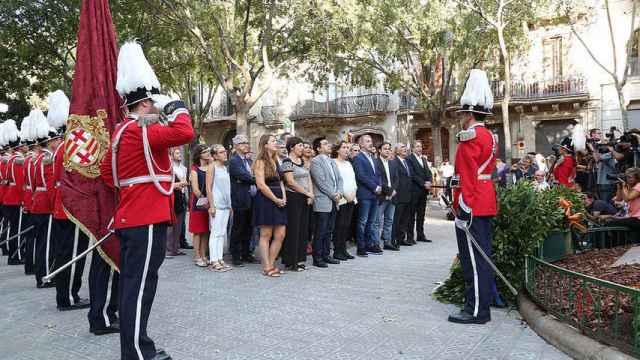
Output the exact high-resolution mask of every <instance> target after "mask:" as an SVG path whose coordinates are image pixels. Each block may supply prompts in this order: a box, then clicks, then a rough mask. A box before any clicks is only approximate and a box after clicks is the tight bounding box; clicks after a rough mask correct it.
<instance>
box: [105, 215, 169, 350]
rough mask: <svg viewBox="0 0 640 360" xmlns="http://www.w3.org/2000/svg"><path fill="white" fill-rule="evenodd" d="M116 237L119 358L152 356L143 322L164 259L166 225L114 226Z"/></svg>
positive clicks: (152, 346)
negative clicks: (118, 264)
mask: <svg viewBox="0 0 640 360" xmlns="http://www.w3.org/2000/svg"><path fill="white" fill-rule="evenodd" d="M116 235H117V236H118V238H120V256H121V259H120V351H121V360H133V359H135V360H146V359H152V358H153V357H154V356H155V355H156V347H155V344H154V343H153V340H151V339H150V338H149V336H147V322H148V321H149V314H150V313H151V306H152V305H153V299H154V297H155V296H156V288H157V285H158V269H159V268H160V265H162V262H163V261H164V256H165V250H166V243H167V224H166V223H162V224H152V225H145V226H138V227H133V228H127V229H118V230H117V231H116Z"/></svg>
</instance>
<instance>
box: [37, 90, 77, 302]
mask: <svg viewBox="0 0 640 360" xmlns="http://www.w3.org/2000/svg"><path fill="white" fill-rule="evenodd" d="M47 103H48V105H49V111H48V112H47V126H49V137H48V139H47V141H46V148H45V149H44V150H43V155H42V156H40V157H39V158H38V166H37V169H38V172H37V175H36V182H37V184H38V186H37V187H36V193H35V194H36V196H35V197H34V212H36V211H35V209H36V203H37V204H38V208H39V209H38V212H42V213H45V212H46V214H48V217H49V219H51V220H50V221H51V222H52V226H51V228H52V229H51V242H52V243H53V244H55V245H54V246H53V249H54V250H55V251H54V253H53V263H54V264H56V266H62V265H64V264H66V263H67V262H69V261H70V260H71V259H72V258H73V257H75V256H76V255H77V254H78V253H80V252H83V251H84V250H86V249H87V247H88V246H89V238H88V237H87V236H86V235H85V234H84V233H83V232H82V231H80V228H79V227H78V226H76V225H75V224H73V223H72V222H71V221H69V220H68V219H67V218H66V216H65V214H64V210H63V209H62V203H61V202H62V198H61V197H59V194H58V191H57V186H58V184H59V182H60V178H61V173H62V171H64V169H63V166H62V165H63V161H62V158H63V153H64V150H63V142H62V136H63V135H64V131H65V127H64V125H65V124H66V121H67V117H69V99H68V98H67V96H66V95H65V94H64V93H63V92H62V91H61V90H57V91H55V92H53V93H51V94H49V97H48V98H47ZM43 184H44V185H43ZM84 264H85V259H84V258H82V259H80V260H79V261H77V262H76V263H75V264H73V265H71V266H70V267H68V268H67V269H65V270H63V271H62V272H60V273H59V274H58V275H56V277H55V285H56V306H57V308H58V310H60V311H67V310H77V309H86V308H88V307H89V300H87V299H82V298H80V296H78V292H79V291H80V286H81V284H82V273H83V270H84ZM48 268H49V267H48V266H47V269H48ZM48 274H49V273H48V272H47V275H48Z"/></svg>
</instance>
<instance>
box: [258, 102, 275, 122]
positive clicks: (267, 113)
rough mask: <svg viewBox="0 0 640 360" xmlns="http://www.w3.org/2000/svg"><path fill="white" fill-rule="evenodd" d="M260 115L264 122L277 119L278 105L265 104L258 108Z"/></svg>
mask: <svg viewBox="0 0 640 360" xmlns="http://www.w3.org/2000/svg"><path fill="white" fill-rule="evenodd" d="M260 115H261V116H262V120H263V121H264V122H275V121H277V120H278V115H279V113H278V107H277V106H273V105H267V106H263V107H261V108H260Z"/></svg>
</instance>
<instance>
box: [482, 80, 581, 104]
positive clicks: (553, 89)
mask: <svg viewBox="0 0 640 360" xmlns="http://www.w3.org/2000/svg"><path fill="white" fill-rule="evenodd" d="M491 90H492V91H493V96H494V98H496V99H497V98H503V97H504V82H502V81H499V80H495V81H492V82H491ZM584 94H588V89H587V84H586V81H585V80H584V78H582V77H566V78H557V79H552V80H545V81H534V82H525V81H512V82H511V98H512V99H531V98H545V97H559V96H575V95H584Z"/></svg>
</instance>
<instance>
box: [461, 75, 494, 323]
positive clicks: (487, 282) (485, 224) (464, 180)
mask: <svg viewBox="0 0 640 360" xmlns="http://www.w3.org/2000/svg"><path fill="white" fill-rule="evenodd" d="M460 102H461V105H462V108H461V109H460V110H459V111H458V116H459V119H460V122H461V125H462V128H463V130H462V131H460V132H459V133H458V135H457V140H458V147H457V149H456V162H455V172H456V174H455V176H454V180H453V184H457V185H456V186H455V188H454V208H455V212H456V219H455V224H456V238H457V240H458V257H459V259H460V263H461V265H462V272H463V276H464V281H465V292H464V294H465V302H464V309H463V310H462V311H461V312H460V313H458V314H452V315H450V316H449V321H451V322H456V323H463V324H484V323H486V322H488V321H490V320H491V314H490V311H489V305H490V303H491V299H492V295H493V292H492V284H493V281H494V280H493V271H492V269H491V267H490V266H489V264H488V263H487V261H486V260H485V259H483V258H482V256H481V255H480V254H479V252H478V250H477V249H476V248H475V247H474V245H473V244H472V242H471V240H470V239H468V238H467V231H469V232H470V234H471V235H472V236H473V237H474V238H475V240H476V241H477V243H478V244H479V245H480V247H481V248H482V250H483V251H484V252H485V253H486V254H487V255H488V256H489V257H490V256H491V240H492V236H493V230H492V226H491V219H492V217H493V216H495V215H496V213H497V208H496V192H495V189H494V185H493V181H492V180H491V174H492V172H493V169H494V165H495V160H496V156H497V145H498V144H497V141H496V139H495V137H494V136H493V134H492V133H491V131H489V130H488V129H487V128H485V126H484V124H483V121H484V118H485V116H487V115H490V114H491V109H492V107H493V95H492V93H491V89H490V87H489V81H488V79H487V75H486V73H485V72H484V71H481V70H478V69H473V70H471V73H470V74H469V79H468V80H467V84H466V87H465V90H464V93H463V95H462V97H461V99H460Z"/></svg>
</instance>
